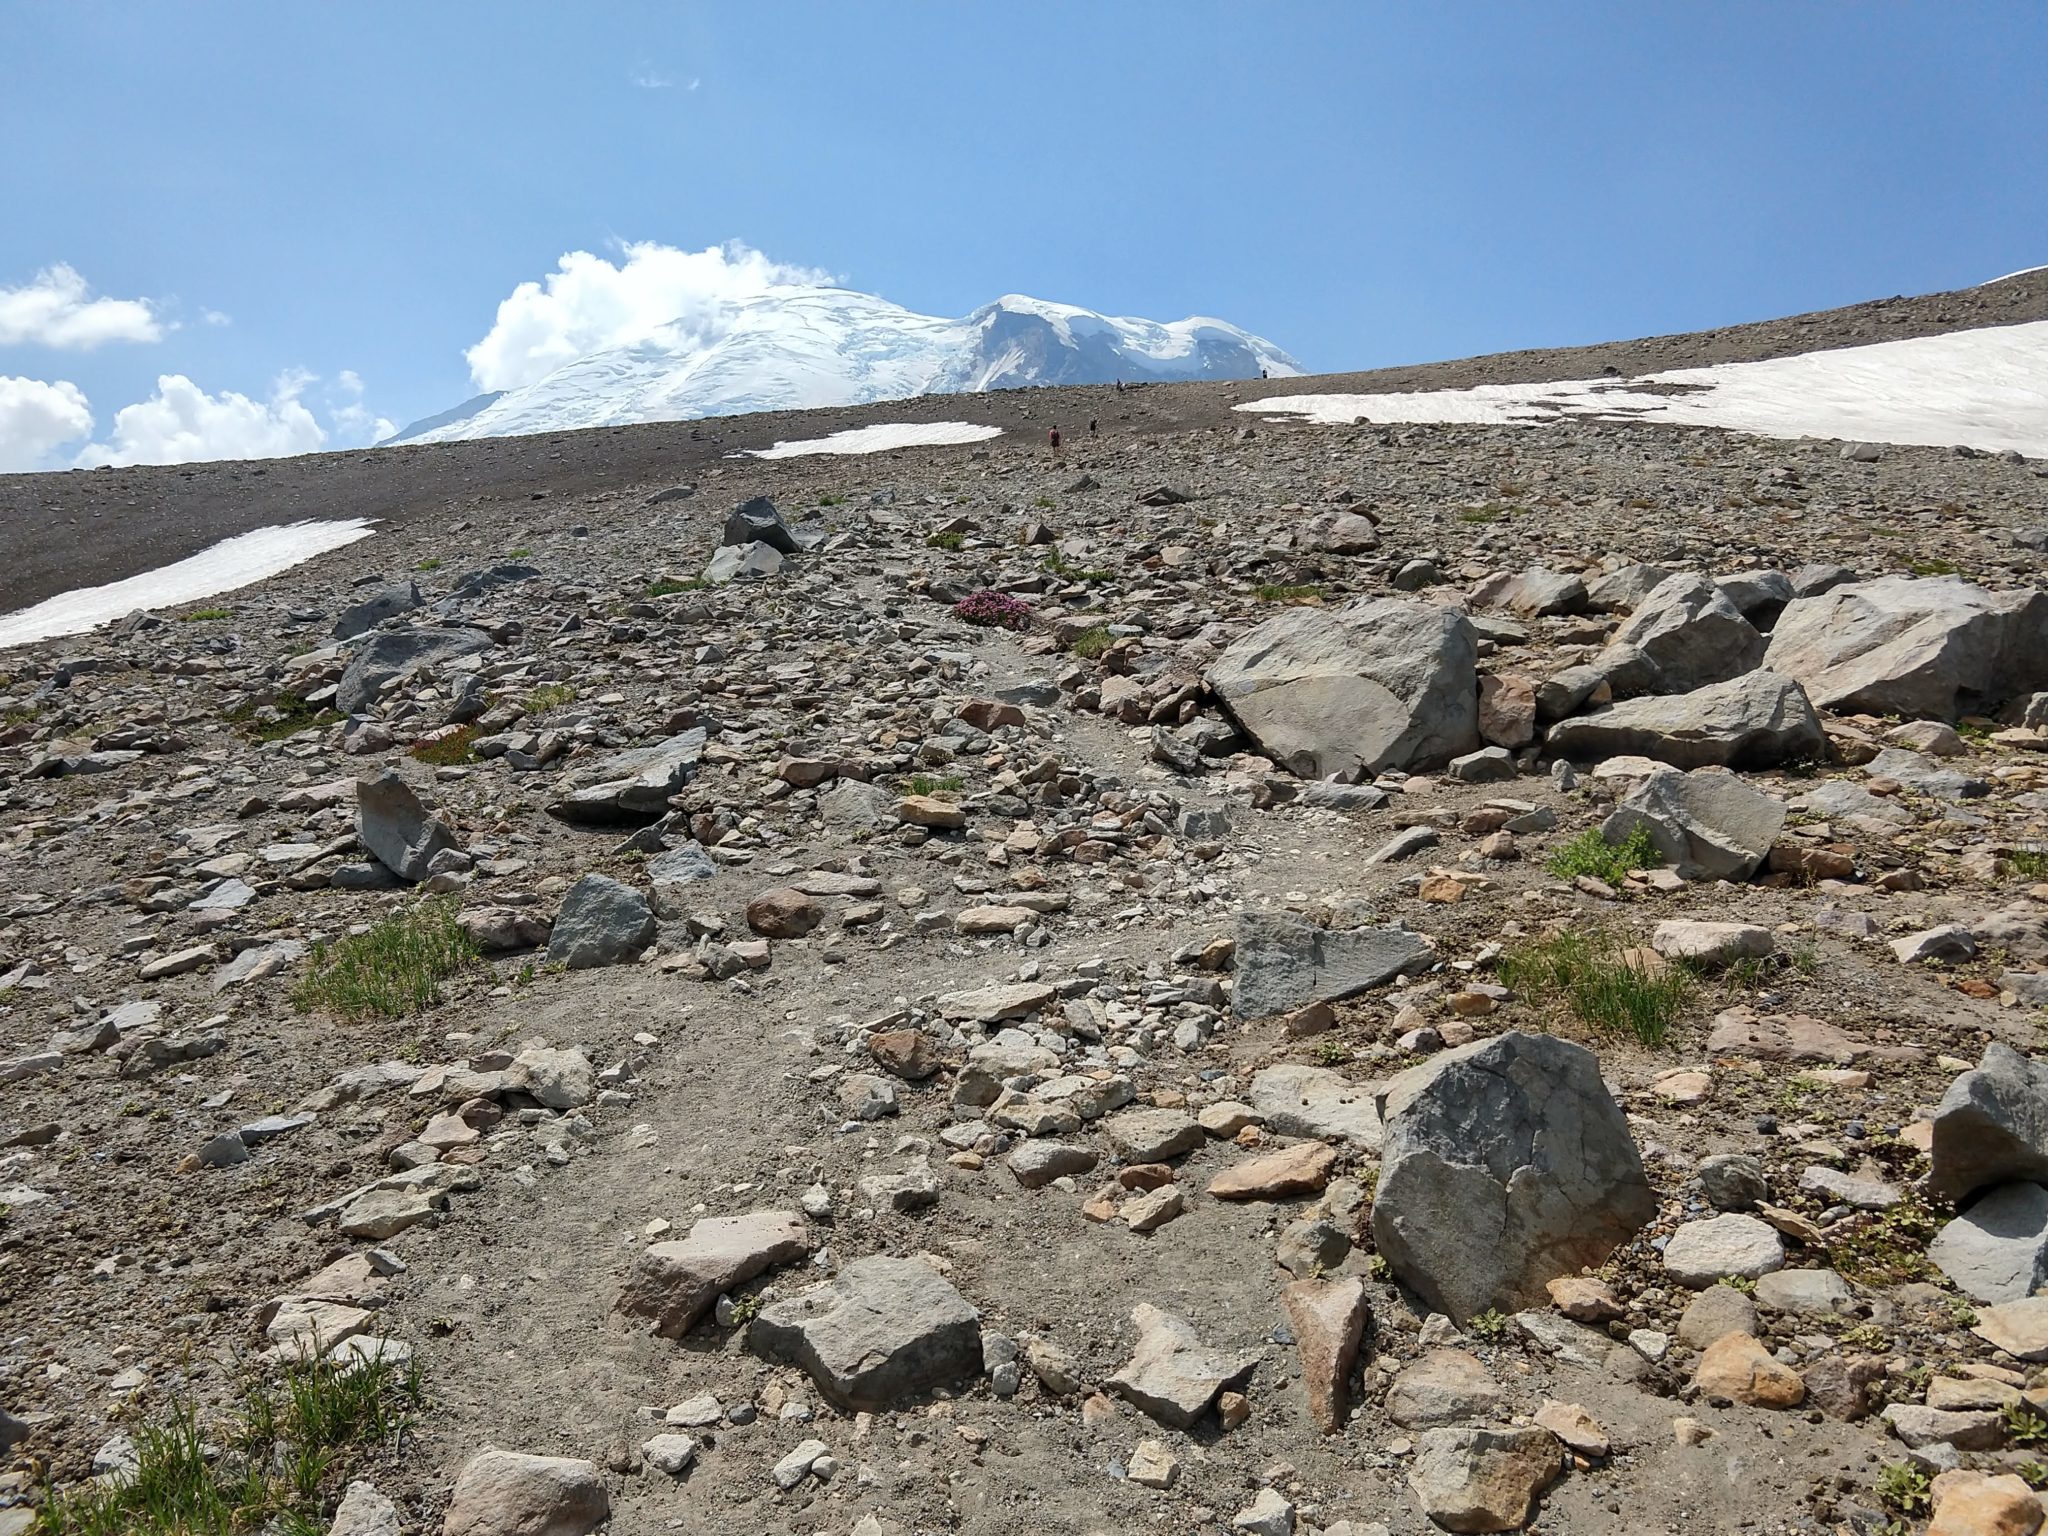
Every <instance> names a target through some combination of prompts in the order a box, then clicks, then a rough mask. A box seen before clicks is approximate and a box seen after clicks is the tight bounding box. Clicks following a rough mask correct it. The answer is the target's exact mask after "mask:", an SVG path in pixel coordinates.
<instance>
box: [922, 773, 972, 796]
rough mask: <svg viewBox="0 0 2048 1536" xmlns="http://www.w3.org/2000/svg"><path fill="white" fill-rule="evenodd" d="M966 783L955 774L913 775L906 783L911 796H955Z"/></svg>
mask: <svg viewBox="0 0 2048 1536" xmlns="http://www.w3.org/2000/svg"><path fill="white" fill-rule="evenodd" d="M966 783H967V781H966V780H965V779H963V778H962V777H961V776H960V775H959V774H957V773H948V774H944V775H939V776H934V775H932V774H929V773H914V774H912V775H911V776H910V778H909V780H908V781H907V787H908V791H909V793H911V794H913V795H957V794H959V793H960V790H961V788H962V786H964V785H965V784H966Z"/></svg>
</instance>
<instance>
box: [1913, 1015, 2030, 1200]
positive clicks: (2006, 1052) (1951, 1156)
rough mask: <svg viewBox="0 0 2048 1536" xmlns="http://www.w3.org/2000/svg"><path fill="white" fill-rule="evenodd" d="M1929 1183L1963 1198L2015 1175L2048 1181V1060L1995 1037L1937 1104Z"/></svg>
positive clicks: (1942, 1193)
mask: <svg viewBox="0 0 2048 1536" xmlns="http://www.w3.org/2000/svg"><path fill="white" fill-rule="evenodd" d="M1929 1158H1930V1163H1931V1166H1930V1168H1929V1170H1928V1174H1927V1184H1928V1188H1929V1189H1930V1190H1931V1191H1932V1192H1933V1193H1934V1194H1935V1195H1936V1196H1937V1197H1939V1198H1941V1199H1943V1200H1954V1201H1962V1200H1965V1199H1967V1198H1968V1197H1969V1196H1970V1195H1972V1194H1974V1193H1976V1192H1977V1191H1978V1190H1980V1189H1984V1188H1986V1187H1988V1186H1990V1185H1993V1184H2006V1183H2010V1182H2012V1181H2014V1180H2017V1179H2024V1180H2029V1181H2031V1182H2034V1183H2041V1182H2044V1181H2048V1067H2044V1066H2043V1065H2042V1064H2041V1063H2040V1062H2037V1061H2034V1060H2033V1059H2031V1058H2030V1057H2026V1056H2022V1055H2021V1054H2020V1053H2019V1052H2018V1051H2016V1050H2014V1049H2013V1048H2012V1047H2011V1046H2009V1045H2005V1044H2002V1043H2000V1042H1997V1041H1994V1042H1992V1043H1991V1044H1990V1045H1988V1046H1986V1047H1985V1048H1984V1059H1983V1060H1982V1061H1980V1062H1978V1063H1977V1065H1976V1066H1975V1067H1974V1068H1972V1069H1971V1070H1970V1071H1968V1072H1965V1073H1963V1074H1962V1075H1961V1076H1960V1077H1958V1078H1957V1079H1956V1080H1955V1081H1954V1082H1953V1083H1950V1084H1949V1086H1948V1092H1947V1093H1946V1094H1944V1095H1943V1096H1942V1100H1941V1104H1940V1106H1939V1107H1938V1108H1937V1109H1936V1110H1935V1112H1934V1139H1933V1145H1932V1147H1931V1149H1930V1152H1929Z"/></svg>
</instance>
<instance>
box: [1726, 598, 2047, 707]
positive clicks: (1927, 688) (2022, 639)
mask: <svg viewBox="0 0 2048 1536" xmlns="http://www.w3.org/2000/svg"><path fill="white" fill-rule="evenodd" d="M1764 665H1765V666H1767V667H1769V668H1771V669H1772V670H1773V671H1775V672H1783V673H1785V674H1786V675H1787V676H1789V677H1796V678H1798V679H1799V681H1800V682H1801V683H1803V684H1804V685H1805V686H1806V691H1807V693H1808V694H1809V695H1810V696H1811V697H1812V699H1813V701H1814V703H1816V704H1818V705H1819V706H1820V707H1821V708H1823V709H1832V710H1838V711H1840V712H1842V713H1844V714H1853V713H1863V714H1873V715H1903V716H1905V718H1907V719H1908V720H1953V719H1954V718H1955V717H1956V714H1957V712H1958V710H1965V709H1983V708H1988V707H1990V706H1993V705H1996V704H1997V703H1999V702H2000V701H2002V700H2004V699H2009V698H2014V697H2017V696H2019V695H2021V694H2026V693H2030V692H2032V691H2034V690H2035V689H2037V688H2042V687H2048V593H2043V592H2040V591H2032V590H2022V591H2013V592H1989V591H1986V590H1985V589H1984V588H1982V587H1980V586H1977V585H1976V584H1975V583H1973V582H1969V581H1965V580H1963V579H1962V578H1961V577H1959V576H1941V577H1933V578H1917V579H1916V578H1912V577H1905V576H1887V577H1884V578H1881V579H1880V580H1877V581H1865V582H1856V583H1853V584H1851V585H1848V586H1840V587H1835V588H1833V589H1832V590H1830V591H1828V592H1825V593H1823V594H1821V595H1820V596H1818V597H1802V598H1799V599H1797V600H1796V601H1794V602H1792V603H1790V604H1789V605H1787V607H1786V609H1785V611H1784V612H1783V613H1782V614H1780V615H1779V616H1778V622H1777V626H1776V627H1775V628H1774V629H1773V630H1772V632H1771V645H1770V649H1769V651H1768V652H1767V653H1766V654H1765V656H1764Z"/></svg>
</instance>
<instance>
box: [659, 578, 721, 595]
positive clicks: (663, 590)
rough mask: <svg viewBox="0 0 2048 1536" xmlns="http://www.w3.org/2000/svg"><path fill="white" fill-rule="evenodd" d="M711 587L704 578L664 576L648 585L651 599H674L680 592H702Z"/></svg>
mask: <svg viewBox="0 0 2048 1536" xmlns="http://www.w3.org/2000/svg"><path fill="white" fill-rule="evenodd" d="M707 585H709V583H707V582H706V581H705V580H704V578H703V577H702V576H690V577H676V576H664V577H662V578H661V580H659V581H651V582H649V583H648V584H647V593H646V595H647V596H649V597H674V596H675V595H676V594H677V593H678V592H702V591H703V590H704V588H705V587H706V586H707Z"/></svg>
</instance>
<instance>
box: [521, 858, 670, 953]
mask: <svg viewBox="0 0 2048 1536" xmlns="http://www.w3.org/2000/svg"><path fill="white" fill-rule="evenodd" d="M656 927H657V924H656V923H655V921H654V909H653V908H652V907H650V906H648V904H647V898H646V897H645V896H642V895H641V894H640V893H639V892H638V891H636V890H634V889H633V887H632V886H630V885H622V884H620V883H619V882H618V881H616V880H614V879H613V878H612V877H611V876H610V875H598V874H590V875H585V876H584V877H583V878H582V879H581V880H578V881H577V882H576V883H575V884H574V885H572V886H570V887H569V894H568V895H566V896H564V897H563V898H562V910H561V911H559V912H557V913H556V914H555V927H554V931H553V932H552V933H551V934H549V936H548V964H550V965H560V966H566V967H567V968H568V969H570V970H572V971H581V970H588V969H589V968H590V967H592V966H598V965H616V964H618V962H619V961H621V960H630V959H632V958H633V957H634V956H635V955H637V954H639V953H640V951H641V950H643V949H645V948H646V947H647V946H648V945H649V944H651V943H653V942H654V934H655V930H656Z"/></svg>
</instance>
